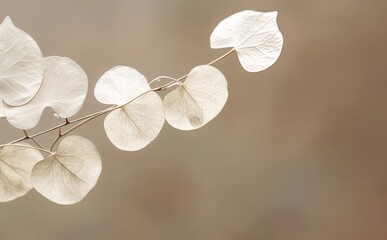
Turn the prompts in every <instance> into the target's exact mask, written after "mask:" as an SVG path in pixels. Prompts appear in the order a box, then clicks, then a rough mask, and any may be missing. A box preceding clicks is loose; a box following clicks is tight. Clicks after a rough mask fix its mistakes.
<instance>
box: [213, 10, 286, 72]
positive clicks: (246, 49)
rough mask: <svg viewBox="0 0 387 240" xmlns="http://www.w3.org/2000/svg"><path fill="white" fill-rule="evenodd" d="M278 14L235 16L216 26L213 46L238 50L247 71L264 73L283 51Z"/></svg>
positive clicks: (265, 13) (259, 13) (246, 11)
mask: <svg viewBox="0 0 387 240" xmlns="http://www.w3.org/2000/svg"><path fill="white" fill-rule="evenodd" d="M277 15H278V12H277V11H273V12H256V11H252V10H245V11H242V12H238V13H235V14H233V15H231V16H230V17H228V18H226V19H224V20H223V21H221V22H220V23H219V24H218V25H217V26H216V27H215V29H214V31H213V32H212V34H211V38H210V42H211V47H212V48H229V47H230V48H235V50H236V51H237V54H238V58H239V61H240V63H241V65H242V67H243V68H244V69H245V70H246V71H248V72H259V71H263V70H265V69H267V68H268V67H270V66H271V65H273V64H274V63H275V62H276V61H277V59H278V58H279V56H280V54H281V51H282V46H283V37H282V34H281V32H280V31H279V28H278V25H277Z"/></svg>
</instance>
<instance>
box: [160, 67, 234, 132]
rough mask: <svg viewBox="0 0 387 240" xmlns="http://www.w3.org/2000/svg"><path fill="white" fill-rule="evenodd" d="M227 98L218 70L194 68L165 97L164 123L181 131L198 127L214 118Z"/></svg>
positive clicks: (223, 79)
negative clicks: (181, 82) (183, 80)
mask: <svg viewBox="0 0 387 240" xmlns="http://www.w3.org/2000/svg"><path fill="white" fill-rule="evenodd" d="M227 97H228V91H227V81H226V78H225V77H224V75H223V74H222V73H221V72H220V71H219V70H218V69H216V68H215V67H212V66H208V65H203V66H198V67H195V68H194V69H192V70H191V72H190V73H189V74H188V76H187V79H186V80H185V82H184V83H183V84H181V85H180V86H179V87H177V88H176V89H175V90H173V91H172V92H170V93H169V94H168V95H167V96H165V98H164V109H165V117H166V120H167V122H168V123H169V124H170V125H171V126H172V127H175V128H177V129H181V130H193V129H197V128H200V127H202V126H203V125H205V124H207V123H208V122H209V121H211V120H212V119H213V118H215V117H216V116H217V115H218V113H219V112H220V111H221V110H222V108H223V106H224V105H225V103H226V101H227Z"/></svg>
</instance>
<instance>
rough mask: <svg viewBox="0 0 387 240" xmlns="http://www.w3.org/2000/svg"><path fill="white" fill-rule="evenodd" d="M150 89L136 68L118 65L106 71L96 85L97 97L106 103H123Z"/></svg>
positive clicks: (95, 92) (95, 93)
mask: <svg viewBox="0 0 387 240" xmlns="http://www.w3.org/2000/svg"><path fill="white" fill-rule="evenodd" d="M149 89H150V87H149V84H148V82H147V80H146V78H145V77H144V76H143V75H142V74H141V73H139V72H138V71H137V70H136V69H134V68H130V67H125V66H117V67H114V68H112V69H110V70H109V71H107V72H106V73H104V74H103V75H102V76H101V77H100V79H99V80H98V82H97V84H96V85H95V89H94V95H95V98H96V99H97V100H98V101H99V102H101V103H104V104H117V105H123V104H125V103H127V102H129V101H130V100H132V99H134V98H136V97H137V96H139V95H140V94H142V93H144V92H146V91H148V90H149Z"/></svg>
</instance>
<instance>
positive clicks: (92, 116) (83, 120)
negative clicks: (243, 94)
mask: <svg viewBox="0 0 387 240" xmlns="http://www.w3.org/2000/svg"><path fill="white" fill-rule="evenodd" d="M234 51H235V49H234V48H233V49H231V50H230V51H228V52H227V53H225V54H224V55H222V56H220V57H219V58H217V59H215V60H213V61H212V62H210V63H208V64H207V65H213V64H215V63H217V62H219V61H220V60H222V59H224V58H226V57H227V56H229V55H231V53H233V52H234ZM187 77H188V74H186V75H184V76H181V77H179V78H177V79H175V78H172V77H168V76H160V77H157V78H155V79H154V80H152V81H151V82H150V83H153V82H154V81H157V79H161V78H165V79H169V80H171V82H169V83H166V84H164V85H162V86H160V87H156V88H152V89H150V90H148V91H146V92H144V93H142V94H140V95H139V96H137V97H136V98H134V99H132V100H130V101H129V102H127V103H125V104H123V105H114V106H111V107H109V108H106V109H104V110H101V111H99V112H95V113H92V114H89V115H86V116H83V117H80V118H77V119H75V120H70V119H68V118H66V121H65V122H64V123H61V124H59V125H57V126H54V127H52V128H49V129H46V130H44V131H41V132H39V133H36V134H33V135H30V136H29V135H27V134H26V136H24V137H22V138H19V139H16V140H14V141H12V142H9V143H8V144H6V145H12V146H15V145H14V144H15V143H18V142H21V141H23V140H27V139H31V140H33V139H34V138H36V137H39V136H41V135H44V134H46V133H49V132H52V131H55V130H57V129H61V128H62V127H64V126H67V125H70V124H74V123H78V122H80V123H79V124H77V125H75V126H74V127H72V128H70V129H68V130H67V131H65V132H61V130H60V134H59V136H58V137H57V138H56V139H55V140H54V142H53V143H52V145H51V147H50V150H52V148H53V147H54V145H55V144H56V143H57V141H58V140H59V139H60V138H61V137H62V136H64V135H66V134H68V133H70V132H72V131H74V130H75V129H77V128H79V127H80V126H82V125H84V124H85V123H87V122H89V121H91V120H93V119H95V118H97V117H99V116H102V115H104V114H106V113H110V112H112V111H114V110H116V109H119V108H123V107H124V106H125V105H127V104H129V103H131V102H132V101H134V100H136V99H137V98H139V97H141V96H142V95H144V94H146V93H148V92H151V91H154V92H157V91H163V90H166V89H168V88H170V87H173V86H175V85H177V84H182V83H181V81H182V80H184V79H185V78H187ZM6 145H0V147H1V146H6ZM39 149H41V150H42V151H45V152H49V153H51V152H50V151H48V150H45V149H44V148H39Z"/></svg>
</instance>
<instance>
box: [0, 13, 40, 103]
mask: <svg viewBox="0 0 387 240" xmlns="http://www.w3.org/2000/svg"><path fill="white" fill-rule="evenodd" d="M42 59H43V57H42V52H41V51H40V49H39V47H38V45H37V44H36V42H35V41H34V40H33V39H32V38H31V36H30V35H28V34H27V33H25V32H23V31H22V30H20V29H19V28H17V27H16V26H15V25H14V24H13V23H12V21H11V19H10V18H9V17H6V18H5V19H4V21H3V22H2V23H1V25H0V100H1V99H3V100H4V101H5V102H6V103H8V104H10V105H13V106H19V105H22V104H25V103H27V102H28V101H30V100H31V99H32V98H33V97H34V96H35V94H36V92H37V91H38V89H39V87H40V85H41V82H42V78H43V62H42Z"/></svg>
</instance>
